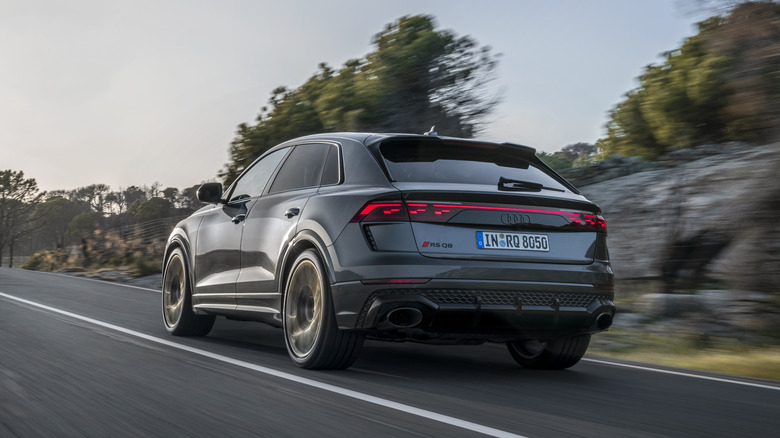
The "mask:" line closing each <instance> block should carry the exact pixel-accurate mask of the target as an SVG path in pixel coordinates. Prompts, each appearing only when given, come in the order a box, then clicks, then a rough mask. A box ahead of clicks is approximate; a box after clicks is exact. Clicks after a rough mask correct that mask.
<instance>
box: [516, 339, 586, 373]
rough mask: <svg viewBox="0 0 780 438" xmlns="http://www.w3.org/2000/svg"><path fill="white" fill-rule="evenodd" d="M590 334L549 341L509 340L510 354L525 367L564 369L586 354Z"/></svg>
mask: <svg viewBox="0 0 780 438" xmlns="http://www.w3.org/2000/svg"><path fill="white" fill-rule="evenodd" d="M589 343H590V335H579V336H574V337H571V338H563V339H550V340H547V341H539V340H533V339H531V340H525V341H514V342H507V343H506V346H507V348H508V349H509V354H511V355H512V358H514V360H515V361H517V363H518V364H520V365H521V366H523V367H525V368H533V369H537V370H562V369H565V368H569V367H571V366H573V365H575V364H576V363H577V362H579V361H580V359H582V356H584V355H585V351H586V350H587V349H588V344H589Z"/></svg>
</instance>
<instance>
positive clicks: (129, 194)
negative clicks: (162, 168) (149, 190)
mask: <svg viewBox="0 0 780 438" xmlns="http://www.w3.org/2000/svg"><path fill="white" fill-rule="evenodd" d="M122 198H123V202H124V205H125V211H129V210H130V207H131V206H132V205H133V203H135V202H136V201H141V202H143V201H146V199H147V197H146V192H145V191H144V190H143V189H141V188H139V187H136V186H130V187H128V188H126V189H124V190H122Z"/></svg>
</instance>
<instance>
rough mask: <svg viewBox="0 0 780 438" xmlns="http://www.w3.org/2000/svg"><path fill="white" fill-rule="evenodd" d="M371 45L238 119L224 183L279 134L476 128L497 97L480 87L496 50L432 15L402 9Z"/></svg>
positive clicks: (454, 132)
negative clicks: (443, 26)
mask: <svg viewBox="0 0 780 438" xmlns="http://www.w3.org/2000/svg"><path fill="white" fill-rule="evenodd" d="M372 42H373V44H374V47H375V49H374V51H373V52H371V53H369V54H368V55H366V57H365V58H363V59H357V60H350V61H347V62H346V63H345V64H344V66H343V67H342V68H341V69H340V70H338V71H334V70H332V69H331V68H330V67H328V66H327V65H325V64H320V66H319V71H318V72H317V73H316V74H315V75H314V76H312V77H311V78H309V80H308V81H306V83H304V84H303V85H301V86H300V87H299V88H297V89H294V90H291V89H288V88H287V87H278V88H276V89H275V90H273V92H272V93H271V98H270V100H269V102H268V105H269V106H268V107H264V108H263V109H262V112H261V113H260V115H259V116H258V117H257V124H256V125H253V126H250V125H248V124H241V125H239V126H238V133H237V136H236V138H235V139H234V140H233V143H232V144H231V146H230V162H229V163H228V164H227V165H226V167H225V169H224V170H223V171H222V172H221V173H220V177H221V178H223V179H224V182H225V184H230V183H231V182H232V181H233V180H234V179H235V178H236V177H237V176H238V174H239V173H241V171H242V170H243V169H244V168H245V167H246V166H247V165H249V164H250V163H251V162H252V161H253V160H254V159H255V158H257V157H258V156H259V155H261V154H262V153H263V152H265V151H266V150H268V149H269V148H270V147H272V146H275V145H277V144H279V143H281V142H282V141H285V140H288V139H291V138H295V137H298V136H301V135H306V134H313V133H317V132H323V131H372V132H419V133H422V132H424V131H426V130H428V129H429V128H430V127H431V126H433V125H435V126H436V129H437V130H438V131H440V132H446V133H447V135H451V136H460V137H470V136H472V135H473V134H475V133H476V132H478V131H479V129H480V126H481V122H482V120H483V118H484V116H485V115H487V114H489V113H490V112H491V110H492V109H493V108H494V106H495V104H496V103H497V102H498V98H497V97H495V96H490V95H489V94H488V93H486V90H485V86H486V84H488V83H489V82H490V81H491V80H492V79H493V74H494V71H495V67H496V65H497V57H496V56H495V55H493V54H492V53H491V51H490V49H489V48H487V47H478V46H477V44H476V42H475V41H474V40H472V39H471V38H469V37H457V36H456V35H455V34H453V33H451V32H449V31H445V30H436V29H435V26H434V21H433V18H432V17H429V16H410V17H403V18H401V19H399V20H398V21H396V22H395V23H393V24H389V25H387V27H386V28H385V29H384V30H383V31H382V32H380V33H378V34H377V35H375V36H374V38H373V40H372Z"/></svg>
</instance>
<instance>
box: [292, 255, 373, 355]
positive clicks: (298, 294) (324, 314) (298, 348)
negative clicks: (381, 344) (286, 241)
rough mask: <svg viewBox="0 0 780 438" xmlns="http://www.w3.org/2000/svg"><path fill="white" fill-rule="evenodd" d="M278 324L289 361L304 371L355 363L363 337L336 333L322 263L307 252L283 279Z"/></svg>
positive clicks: (331, 302)
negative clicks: (283, 286)
mask: <svg viewBox="0 0 780 438" xmlns="http://www.w3.org/2000/svg"><path fill="white" fill-rule="evenodd" d="M286 284H287V287H286V290H285V294H284V305H283V309H282V312H283V315H282V323H283V327H284V342H285V345H286V346H287V353H288V354H289V355H290V358H291V359H292V361H293V362H294V363H295V364H296V365H298V366H299V367H302V368H307V369H321V370H324V369H343V368H347V367H349V366H350V365H352V364H353V363H354V362H355V360H357V357H358V355H359V354H360V350H361V349H362V347H363V335H361V334H358V333H354V332H351V331H347V330H339V328H338V325H337V324H336V317H335V315H334V313H333V301H332V299H331V295H330V286H329V284H328V281H327V278H326V276H325V271H324V269H323V265H322V262H321V261H320V258H319V256H318V255H317V253H316V252H315V251H314V250H311V249H308V250H306V251H304V252H303V253H301V254H300V255H299V256H298V258H297V259H296V260H295V263H294V264H293V267H292V269H291V270H290V274H289V276H288V278H287V282H286Z"/></svg>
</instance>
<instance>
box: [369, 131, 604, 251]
mask: <svg viewBox="0 0 780 438" xmlns="http://www.w3.org/2000/svg"><path fill="white" fill-rule="evenodd" d="M374 151H375V154H376V155H377V158H379V159H381V161H382V164H383V165H384V167H385V170H386V172H387V174H388V177H389V178H390V181H391V182H392V184H393V185H394V186H395V187H396V188H397V189H398V190H400V192H401V197H402V199H400V200H399V202H398V205H399V208H398V209H397V210H394V211H395V213H394V214H400V215H406V216H408V220H409V221H410V222H411V226H412V233H413V236H414V240H415V244H416V247H417V250H418V251H419V252H420V254H422V255H423V256H426V257H432V258H451V259H472V260H497V261H518V262H545V263H569V264H588V263H592V262H593V260H594V257H595V254H596V252H597V246H598V243H597V242H598V240H599V239H598V236H599V235H600V234H602V235H604V234H606V223H605V221H604V219H603V218H602V217H601V216H600V215H599V213H600V211H599V209H598V207H597V206H596V205H595V204H593V203H592V202H590V201H588V200H587V199H585V198H584V197H583V196H581V195H579V194H578V193H577V191H576V189H575V188H574V187H572V186H571V185H570V184H569V183H568V182H566V181H565V180H563V178H561V177H560V176H558V175H557V174H555V173H554V172H553V171H552V170H550V169H549V168H547V167H546V166H545V165H544V164H543V163H541V161H539V159H538V158H537V157H536V156H535V155H534V150H533V149H531V148H528V147H525V146H519V145H511V144H493V143H478V142H470V141H462V140H453V141H448V140H447V139H440V138H438V137H433V138H420V137H412V138H395V139H391V140H386V141H384V142H382V143H380V144H379V145H377V146H376V147H375V148H374ZM383 203H384V204H388V202H387V201H386V200H385V201H383ZM390 204H392V203H390ZM379 208H387V207H379ZM390 209H391V210H393V209H394V207H390Z"/></svg>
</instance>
